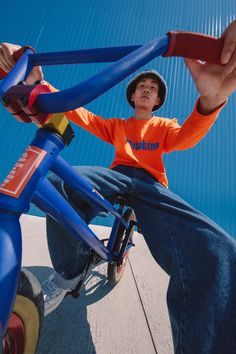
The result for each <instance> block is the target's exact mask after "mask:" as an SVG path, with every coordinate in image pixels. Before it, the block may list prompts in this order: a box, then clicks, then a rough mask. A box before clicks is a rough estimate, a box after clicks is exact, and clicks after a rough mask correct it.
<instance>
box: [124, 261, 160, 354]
mask: <svg viewBox="0 0 236 354" xmlns="http://www.w3.org/2000/svg"><path fill="white" fill-rule="evenodd" d="M128 262H129V266H130V269H131V273H132V276H133V279H134V283H135V287H136V289H137V293H138V297H139V300H140V303H141V306H142V309H143V314H144V317H145V321H146V323H147V328H148V331H149V334H150V337H151V340H152V344H153V347H154V350H155V353H156V354H158V351H157V348H156V344H155V341H154V338H153V335H152V331H151V327H150V324H149V321H148V316H147V313H146V310H145V307H144V303H143V300H142V296H141V293H140V291H139V287H138V283H137V281H136V278H135V274H134V270H133V267H132V264H131V261H130V259H129V258H128Z"/></svg>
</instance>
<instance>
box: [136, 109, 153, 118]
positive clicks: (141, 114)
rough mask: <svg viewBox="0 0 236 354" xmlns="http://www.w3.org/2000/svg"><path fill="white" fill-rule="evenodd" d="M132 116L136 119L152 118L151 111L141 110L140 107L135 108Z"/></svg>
mask: <svg viewBox="0 0 236 354" xmlns="http://www.w3.org/2000/svg"><path fill="white" fill-rule="evenodd" d="M134 118H135V119H137V120H141V119H146V120H149V119H151V118H152V112H149V111H146V110H142V109H136V110H135V115H134Z"/></svg>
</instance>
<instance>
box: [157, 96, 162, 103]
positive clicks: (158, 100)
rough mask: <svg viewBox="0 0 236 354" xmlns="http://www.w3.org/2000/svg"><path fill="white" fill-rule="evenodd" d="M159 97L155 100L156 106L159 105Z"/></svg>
mask: <svg viewBox="0 0 236 354" xmlns="http://www.w3.org/2000/svg"><path fill="white" fill-rule="evenodd" d="M160 100H161V99H160V97H159V96H157V99H156V105H159V103H160Z"/></svg>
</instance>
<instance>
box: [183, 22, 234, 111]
mask: <svg viewBox="0 0 236 354" xmlns="http://www.w3.org/2000/svg"><path fill="white" fill-rule="evenodd" d="M222 37H224V38H225V43H224V47H223V50H222V54H221V62H222V64H225V65H224V66H220V65H215V64H209V63H202V62H200V61H198V60H194V59H185V64H186V65H187V67H188V69H189V71H190V73H191V75H192V77H193V80H194V82H195V85H196V88H197V90H198V92H199V94H200V100H199V105H198V111H199V112H200V113H202V114H209V113H211V112H213V111H214V110H215V109H216V108H217V107H219V106H220V105H221V104H222V103H224V102H225V101H226V100H227V98H228V97H229V96H230V95H231V94H232V93H233V92H234V91H235V90H236V20H235V21H233V22H232V23H231V24H230V25H229V26H228V27H227V28H226V30H225V31H224V33H223V34H222Z"/></svg>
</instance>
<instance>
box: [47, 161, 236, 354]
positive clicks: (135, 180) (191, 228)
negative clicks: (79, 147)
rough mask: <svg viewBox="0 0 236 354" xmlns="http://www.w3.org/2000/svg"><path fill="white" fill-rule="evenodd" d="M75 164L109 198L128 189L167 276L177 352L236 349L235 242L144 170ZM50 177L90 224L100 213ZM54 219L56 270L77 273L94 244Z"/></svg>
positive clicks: (52, 238) (50, 233) (52, 235)
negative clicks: (89, 244)
mask: <svg viewBox="0 0 236 354" xmlns="http://www.w3.org/2000/svg"><path fill="white" fill-rule="evenodd" d="M77 170H78V172H79V173H80V174H81V175H83V176H84V177H85V178H86V180H88V182H90V183H91V184H92V185H93V186H94V187H95V188H96V189H97V190H98V191H99V192H100V193H101V194H102V195H103V196H104V197H105V198H107V199H108V200H110V201H111V202H114V201H115V198H116V196H117V195H120V194H126V195H128V198H129V203H130V205H131V206H132V207H133V209H134V212H135V214H136V218H137V221H138V224H139V226H140V228H141V230H142V233H143V236H144V238H145V241H146V243H147V245H148V247H149V249H150V251H151V253H152V255H153V257H154V259H155V260H156V262H157V263H158V264H159V265H160V266H161V267H162V268H163V269H164V270H165V272H166V273H168V274H169V276H170V282H169V287H168V291H167V305H168V310H169V316H170V321H171V327H172V334H173V341H174V349H175V353H189V354H208V353H217V354H218V353H219V354H222V353H224V354H233V353H236V242H235V241H234V240H233V239H232V238H231V237H230V236H229V235H227V234H226V232H225V231H224V230H222V229H221V228H220V227H219V226H218V225H216V224H215V223H214V222H213V221H212V220H210V219H209V218H208V217H206V216H205V215H203V214H202V213H200V212H199V211H197V210H196V209H194V208H193V207H192V206H191V205H189V204H188V203H186V202H185V201H184V200H182V199H181V198H180V197H179V196H177V195H175V194H174V193H172V192H171V191H170V190H169V189H167V188H165V187H164V186H163V185H161V184H160V183H158V182H157V181H156V180H155V179H154V178H153V177H152V176H151V175H150V174H148V173H147V172H146V171H144V170H142V169H138V168H133V167H128V166H117V167H116V168H115V169H114V170H110V169H107V168H102V167H83V166H81V167H77ZM51 180H52V181H53V184H54V185H56V187H57V188H58V189H59V190H60V191H61V193H62V194H64V195H65V197H66V198H68V200H69V201H70V202H71V204H72V205H73V206H75V208H77V209H78V210H79V212H80V213H82V214H81V215H82V216H83V217H84V218H85V220H86V221H87V222H89V221H90V220H91V218H92V217H93V216H94V215H95V214H96V211H94V210H93V208H92V207H90V206H88V205H87V206H86V203H84V201H83V200H82V199H81V196H80V195H79V193H77V192H76V191H74V190H72V189H71V187H69V186H68V185H65V184H63V183H62V182H61V181H60V180H59V179H58V178H55V176H53V177H52V178H51ZM85 214H86V216H85ZM51 222H52V220H51V219H50V218H49V219H48V220H47V226H48V244H49V250H50V254H51V258H52V262H53V265H54V267H55V270H56V271H58V272H59V273H60V274H62V275H63V276H64V277H67V278H70V277H71V278H72V277H75V276H76V275H77V274H78V273H79V271H80V267H81V264H82V263H83V261H84V262H86V257H88V252H89V250H88V248H87V247H86V245H83V244H82V245H81V244H79V242H78V241H77V240H76V239H75V238H73V237H71V236H70V235H69V234H68V233H66V231H65V230H63V232H61V230H59V232H57V231H55V230H54V231H53V227H50V223H51ZM86 252H87V253H86ZM83 257H84V258H83ZM79 259H80V262H79V261H78V260H79ZM81 260H82V261H81ZM81 262H82V263H81Z"/></svg>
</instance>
